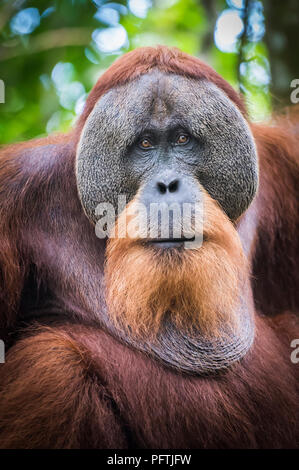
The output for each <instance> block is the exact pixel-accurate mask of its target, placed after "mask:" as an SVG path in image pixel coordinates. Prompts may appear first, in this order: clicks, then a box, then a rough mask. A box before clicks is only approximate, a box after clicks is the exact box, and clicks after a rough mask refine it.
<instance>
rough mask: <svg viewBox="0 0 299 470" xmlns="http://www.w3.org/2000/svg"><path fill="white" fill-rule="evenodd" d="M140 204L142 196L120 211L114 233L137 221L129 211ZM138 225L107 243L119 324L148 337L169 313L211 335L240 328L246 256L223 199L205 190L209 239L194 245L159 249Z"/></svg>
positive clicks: (111, 303)
mask: <svg viewBox="0 0 299 470" xmlns="http://www.w3.org/2000/svg"><path fill="white" fill-rule="evenodd" d="M136 203H137V204H138V195H137V197H136V198H135V199H134V200H133V201H132V202H131V203H129V205H128V207H127V210H124V211H123V212H122V214H121V215H120V217H119V220H118V221H117V223H116V229H115V230H114V233H115V235H117V233H118V228H117V227H118V226H119V225H120V226H124V224H125V223H126V222H127V225H129V224H130V226H131V227H132V225H134V224H132V219H133V217H134V216H132V215H131V216H129V215H128V213H134V209H133V208H132V206H133V205H134V204H136ZM138 228H139V227H137V224H136V229H135V232H132V230H131V231H130V237H129V236H128V235H127V236H126V237H120V238H117V237H113V238H110V239H109V242H108V245H107V251H106V253H107V259H106V271H105V279H106V287H107V295H106V298H107V304H108V307H109V312H110V314H111V316H112V318H113V320H114V322H115V324H116V325H117V326H119V327H121V328H122V329H123V328H126V330H127V331H128V334H135V335H141V336H144V337H149V336H151V335H154V334H156V333H157V332H158V331H159V327H160V325H161V323H162V321H163V319H164V317H165V315H169V316H170V318H171V320H172V321H173V322H174V324H175V325H176V326H177V327H178V328H179V329H183V330H188V329H189V330H191V329H192V328H194V327H199V328H200V329H201V331H202V333H203V334H205V335H207V336H213V337H215V336H218V335H219V334H220V333H222V332H223V326H224V325H225V324H226V323H229V324H230V326H231V327H233V328H236V329H238V326H239V322H238V320H239V318H238V315H237V313H238V306H239V301H240V299H239V296H240V289H242V287H243V283H244V281H245V278H246V277H247V266H246V259H245V256H244V254H243V250H242V246H241V242H240V239H239V236H238V234H237V231H236V229H235V227H234V226H233V224H232V223H231V222H230V220H229V219H228V218H227V216H226V215H225V214H224V212H223V211H222V210H221V208H220V207H219V205H218V203H216V202H215V201H214V200H213V199H212V198H211V197H210V196H209V195H208V194H207V193H206V192H204V204H203V239H204V241H203V244H202V246H199V247H196V248H193V249H184V248H183V247H182V249H180V250H176V253H173V251H171V252H170V251H169V250H167V249H166V250H161V251H159V252H158V253H157V251H156V249H154V248H152V247H151V246H150V245H148V244H147V243H145V242H144V238H140V235H142V233H140V230H138ZM198 235H200V234H198ZM145 266H146V269H145Z"/></svg>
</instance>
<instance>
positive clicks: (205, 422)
mask: <svg viewBox="0 0 299 470" xmlns="http://www.w3.org/2000/svg"><path fill="white" fill-rule="evenodd" d="M155 66H158V67H159V68H161V69H163V70H166V71H168V72H170V73H179V74H183V75H184V74H185V75H187V76H192V77H195V78H199V79H201V78H207V79H209V80H210V81H212V82H213V83H216V84H217V85H218V86H219V87H220V88H221V89H223V90H224V91H225V92H226V93H227V95H228V96H229V97H230V98H231V99H232V100H233V101H234V102H235V103H237V104H238V106H239V107H240V109H241V110H242V111H243V112H244V108H243V105H242V102H241V101H240V100H239V98H238V96H237V94H236V93H235V92H234V91H233V90H232V88H231V87H230V86H229V85H228V84H227V83H226V82H225V81H224V80H223V79H221V78H220V77H219V76H218V75H217V74H216V73H215V72H214V71H212V69H210V68H209V67H207V66H206V65H204V64H202V62H200V61H198V60H197V59H194V58H190V57H189V56H186V55H185V54H183V53H180V52H178V51H176V50H174V51H173V50H169V49H168V48H162V47H160V48H158V49H157V50H155V49H152V48H149V49H143V50H140V51H134V52H132V53H130V54H129V55H127V56H125V57H123V58H121V59H119V61H117V62H116V63H115V65H113V67H111V68H110V69H109V70H108V71H107V72H106V73H105V74H104V75H103V76H102V77H101V78H100V80H99V82H98V84H97V85H96V86H95V88H94V90H93V91H92V92H91V94H90V97H89V99H88V103H87V106H86V108H85V111H84V113H83V115H82V117H81V120H80V122H79V123H78V128H77V132H75V133H72V134H69V135H67V136H64V137H61V138H60V137H59V138H56V137H51V138H48V139H42V140H39V141H33V142H27V143H22V144H19V145H16V146H12V147H8V148H7V149H4V150H3V151H2V152H1V157H0V201H1V206H0V220H1V225H0V287H1V290H0V322H1V328H2V333H1V336H2V337H4V336H5V335H7V334H8V333H13V336H11V340H10V342H11V343H12V346H11V348H10V350H9V351H8V354H7V358H6V359H7V360H6V363H5V364H0V445H1V447H3V448H13V447H21V448H32V447H35V448H41V447H70V448H78V447H102V448H104V447H110V448H113V447H114V448H119V447H150V448H180V447H182V448H190V447H204V448H206V447H247V448H248V447H250V448H252V447H254V448H255V447H267V448H269V447H298V434H299V433H298V431H299V430H298V421H297V420H296V416H297V415H298V365H295V364H292V363H291V361H290V353H291V348H290V341H291V340H292V339H294V338H296V337H297V338H298V337H299V331H298V317H296V316H295V314H296V313H297V312H298V303H299V296H298V292H299V289H298V283H299V274H298V267H297V266H298V253H299V250H298V228H299V227H298V226H299V215H298V187H299V184H298V182H299V178H298V175H299V165H298V148H299V145H298V142H299V139H298V122H299V121H298V119H297V118H294V120H293V119H290V118H285V119H283V120H281V121H279V123H278V124H277V126H276V127H269V126H262V125H257V124H255V125H252V131H253V134H254V136H255V139H256V142H257V146H258V151H259V158H260V172H261V183H260V188H259V193H258V196H257V198H256V199H255V201H254V203H253V204H252V206H251V207H250V208H249V210H248V212H247V214H245V216H244V218H248V220H249V221H250V232H251V233H252V234H253V237H252V238H253V239H254V240H255V244H254V247H253V249H252V267H253V279H254V295H255V299H256V302H257V306H258V313H256V318H255V320H256V339H255V342H254V347H253V349H252V350H251V351H250V352H249V353H248V354H247V356H245V358H244V359H243V360H242V361H241V362H240V363H237V364H235V365H234V366H233V367H231V368H230V370H228V371H227V372H225V373H222V374H219V375H215V376H214V377H212V376H211V377H205V378H204V377H191V376H188V375H183V374H179V373H175V372H173V371H172V370H170V369H167V368H166V367H164V366H163V365H161V364H159V363H158V362H157V361H154V360H153V359H151V358H150V357H147V356H146V355H144V354H142V353H140V352H137V351H135V350H133V349H130V348H128V347H127V346H125V345H123V344H122V343H121V342H119V341H117V340H116V339H113V338H112V337H111V336H110V335H108V334H106V333H104V332H103V331H102V330H101V329H100V328H99V326H98V325H97V324H92V326H88V322H89V321H91V320H90V319H89V316H88V315H89V312H88V311H87V310H86V309H84V308H83V307H82V303H81V300H82V299H81V297H82V292H81V291H80V289H79V287H78V288H77V289H74V290H72V291H70V290H69V289H68V288H67V286H68V284H67V282H68V272H64V278H61V272H60V269H59V268H60V266H61V265H62V261H63V258H59V256H64V255H65V253H67V252H70V250H71V248H72V243H73V244H74V245H75V250H74V252H78V265H77V271H78V272H80V269H81V266H80V262H81V259H82V258H83V257H84V260H85V259H86V257H87V259H89V260H90V263H91V262H92V260H93V259H96V260H98V258H97V256H98V253H99V249H100V248H101V245H100V242H99V240H96V239H95V236H94V233H93V229H92V227H91V226H89V223H88V221H87V219H86V217H85V215H84V214H83V212H82V208H81V206H80V203H79V201H78V196H77V190H76V183H75V175H74V155H75V147H76V143H77V139H78V132H79V131H80V129H81V128H82V125H83V124H84V121H85V119H86V117H87V116H88V114H89V113H90V111H91V109H92V107H93V106H94V103H95V102H96V100H97V99H98V97H99V96H100V95H101V94H103V93H104V92H105V91H106V90H107V89H109V88H111V87H113V86H116V85H117V84H120V83H123V82H125V81H126V80H130V79H132V78H134V77H135V76H137V75H139V74H142V73H145V72H146V71H147V70H149V69H151V68H152V67H155ZM49 145H50V146H51V148H49ZM45 146H48V147H45ZM36 149H40V150H41V155H39V154H38V158H37V157H36V154H34V151H35V150H36ZM32 155H33V156H32ZM252 214H256V217H252ZM57 234H58V235H57ZM62 235H63V236H62ZM58 236H59V238H58V242H59V243H60V245H62V248H63V250H64V251H62V252H59V256H58V257H56V251H55V249H54V251H53V255H51V253H52V252H51V248H52V245H51V244H52V242H53V240H54V239H55V240H54V241H57V237H58ZM55 237H56V238H55ZM77 240H79V242H78V243H77ZM58 242H57V243H58ZM56 246H58V245H55V244H54V248H55V247H56ZM80 250H81V251H80ZM49 252H50V255H51V256H50V258H49V254H48V253H49ZM61 253H62V254H61ZM71 253H73V251H72V252H71ZM46 255H47V256H46ZM49 259H50V261H51V265H50V264H49ZM32 273H33V274H32ZM92 275H93V273H92ZM31 277H33V279H34V285H36V286H37V291H38V292H40V297H42V296H43V292H44V288H45V284H46V285H47V284H50V285H51V286H52V287H53V286H55V287H57V286H56V284H53V278H55V277H56V278H57V277H58V284H59V286H60V289H58V294H57V296H58V297H57V298H58V299H59V301H60V304H59V306H60V307H61V308H60V310H57V305H56V304H54V306H53V309H52V310H51V312H53V310H54V313H55V311H56V313H58V314H59V318H60V324H59V323H58V321H57V320H56V319H55V317H53V316H52V313H51V315H50V316H51V318H52V320H51V322H52V326H51V327H47V328H41V327H39V328H36V329H28V327H26V329H25V330H24V332H22V330H20V323H19V319H20V317H21V315H22V314H23V313H24V312H25V311H26V308H27V303H26V302H27V301H28V299H27V297H26V292H27V290H28V286H29V287H32V282H33V281H32V279H31ZM87 278H88V273H87ZM26 299H27V300H26ZM55 309H56V310H55ZM61 310H62V313H61ZM287 310H288V311H287ZM63 312H65V317H64V316H63ZM42 313H43V312H42ZM269 313H271V314H275V316H274V317H273V318H270V317H269V316H268V314H269ZM278 314H279V315H278ZM41 321H44V322H46V323H47V322H48V320H47V319H44V320H40V322H41ZM7 344H9V342H7Z"/></svg>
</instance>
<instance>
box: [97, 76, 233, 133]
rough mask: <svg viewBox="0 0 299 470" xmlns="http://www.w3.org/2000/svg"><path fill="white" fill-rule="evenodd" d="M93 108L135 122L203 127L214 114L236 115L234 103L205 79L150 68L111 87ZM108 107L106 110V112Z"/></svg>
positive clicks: (223, 115)
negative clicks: (136, 77) (139, 75)
mask: <svg viewBox="0 0 299 470" xmlns="http://www.w3.org/2000/svg"><path fill="white" fill-rule="evenodd" d="M96 108H97V111H98V113H99V114H101V113H104V114H106V115H107V117H108V114H109V115H110V116H112V115H113V116H114V117H116V116H120V115H122V117H123V118H125V119H129V120H131V119H132V117H134V121H135V124H136V123H137V122H139V124H140V125H141V126H146V125H148V123H149V122H150V123H151V124H152V125H154V124H156V125H157V126H163V125H167V123H169V121H172V122H173V121H178V123H181V124H187V123H188V124H189V125H190V123H192V122H196V121H197V122H199V121H200V122H201V123H202V126H204V125H205V123H207V122H211V121H213V120H214V119H215V117H216V116H218V118H219V117H222V118H224V119H225V118H228V117H229V116H230V117H231V116H232V115H231V113H233V114H235V115H237V114H238V115H239V114H240V112H239V111H238V109H237V107H236V105H235V104H234V103H233V102H232V101H231V100H230V99H229V98H228V97H227V96H226V95H225V93H224V92H223V91H222V90H220V89H219V88H217V87H216V85H214V84H212V83H211V82H208V81H207V80H195V79H192V78H188V77H183V76H180V75H175V74H169V73H164V72H162V71H159V70H153V71H151V72H149V73H148V74H145V75H142V76H141V77H139V78H138V79H136V80H134V81H132V82H129V83H127V84H125V85H122V86H119V87H117V88H114V89H113V90H110V91H109V92H108V93H106V94H105V95H103V96H102V97H101V98H100V99H99V101H98V103H97V104H96ZM107 110H109V113H107Z"/></svg>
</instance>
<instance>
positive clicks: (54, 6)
mask: <svg viewBox="0 0 299 470" xmlns="http://www.w3.org/2000/svg"><path fill="white" fill-rule="evenodd" d="M143 3H144V1H143ZM208 3H209V2H206V1H201V0H156V1H153V2H152V6H151V7H150V8H149V9H148V11H147V14H145V15H143V16H144V18H142V17H138V16H136V14H135V15H134V14H133V13H132V11H130V9H129V7H128V5H129V3H128V4H127V2H126V1H115V2H112V3H111V2H109V1H108V0H107V1H105V0H95V1H91V0H72V1H71V0H38V1H37V0H32V1H29V0H28V1H26V0H23V1H22V0H20V1H19V2H12V1H10V0H6V1H2V3H1V4H0V79H2V80H3V81H4V83H5V104H0V143H1V144H3V143H8V142H12V141H19V140H27V139H30V138H33V137H37V136H43V135H46V134H47V133H51V132H55V131H65V130H67V129H68V128H69V126H70V125H71V124H72V123H74V121H75V120H76V118H77V115H78V114H79V113H80V110H81V109H82V105H83V103H84V100H85V98H86V95H87V93H88V92H89V91H90V89H91V87H92V86H93V85H94V83H95V81H96V80H97V78H98V77H99V76H100V75H101V73H102V72H103V71H104V70H105V69H106V68H107V67H109V65H110V64H111V63H112V62H113V61H114V60H115V58H116V57H118V56H119V55H120V54H122V53H124V52H126V51H128V50H131V49H134V48H136V47H139V46H144V45H155V44H166V45H169V46H176V47H179V48H180V49H182V50H184V51H185V52H187V53H189V54H193V55H196V56H199V57H201V58H202V59H203V60H205V61H207V62H208V63H210V65H212V66H213V67H214V68H215V69H216V70H217V71H218V72H219V73H220V74H221V75H222V76H223V77H224V78H226V79H227V80H228V81H229V82H230V83H231V84H232V85H233V86H234V87H236V88H238V86H239V82H240V81H241V85H242V86H243V89H244V92H245V93H246V98H247V99H248V102H249V105H250V106H249V109H250V110H253V107H254V114H255V115H257V116H258V117H265V116H267V114H268V113H269V109H270V98H269V93H268V85H267V84H266V85H263V86H260V84H259V83H258V82H257V83H255V82H254V79H253V78H254V77H253V75H254V70H253V69H252V68H250V67H248V66H247V68H246V67H245V68H244V67H243V68H244V75H243V76H240V75H239V72H238V67H239V56H238V51H236V52H232V53H226V52H221V51H220V50H219V49H217V47H216V46H215V43H214V40H213V31H214V27H215V22H216V20H217V17H218V15H219V14H221V12H222V11H223V10H224V9H226V8H228V4H227V2H225V1H224V0H217V1H214V2H211V4H213V8H214V10H213V9H211V8H208V7H207V4H208ZM15 5H17V9H15ZM105 7H109V8H110V10H108V13H109V12H110V14H111V8H112V10H114V12H113V11H112V14H111V16H110V17H109V15H108V20H107V18H106V19H105V17H103V16H100V17H97V16H95V15H96V13H99V12H100V13H102V12H103V8H104V9H105ZM29 8H30V10H27V9H29ZM33 9H35V10H33ZM20 13H22V15H23V16H22V15H21V16H20ZM135 13H136V12H135ZM18 15H19V16H18ZM106 16H107V10H106ZM140 16H142V15H140ZM117 18H118V20H117ZM120 25H121V26H120ZM115 27H117V28H119V29H118V30H117V31H116V30H115V31H116V32H117V33H118V34H119V35H120V36H119V40H120V39H121V38H122V35H123V36H124V41H123V43H122V44H121V47H120V48H118V49H116V50H115V51H108V52H107V51H105V47H106V46H105V44H104V46H103V48H102V49H101V47H100V46H99V44H101V38H102V36H101V34H102V32H103V31H108V33H109V31H110V32H111V28H115ZM26 28H27V29H26ZM126 34H127V38H126V37H125V35H126ZM97 35H98V36H97ZM99 38H100V39H99ZM114 40H117V34H116V33H115V34H112V35H111V36H110V37H108V39H107V38H106V45H107V46H108V47H110V46H111V44H110V42H111V43H112V44H113V41H114ZM97 41H98V42H97ZM247 46H248V47H247ZM245 49H246V51H245V56H244V58H243V59H244V61H249V63H250V61H254V63H256V64H258V65H260V66H261V67H265V66H266V67H268V62H267V51H266V49H265V46H264V45H263V44H262V43H261V42H254V43H253V42H250V41H248V42H247V45H246V48H245ZM265 61H266V62H265ZM245 69H246V70H245ZM252 74H253V75H252Z"/></svg>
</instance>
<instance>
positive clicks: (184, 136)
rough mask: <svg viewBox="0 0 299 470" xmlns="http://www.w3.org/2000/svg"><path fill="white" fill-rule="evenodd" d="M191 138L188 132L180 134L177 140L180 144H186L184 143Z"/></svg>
mask: <svg viewBox="0 0 299 470" xmlns="http://www.w3.org/2000/svg"><path fill="white" fill-rule="evenodd" d="M189 140H190V137H189V136H188V135H187V134H180V135H179V136H178V138H177V140H176V143H177V144H178V145H184V144H187V142H189Z"/></svg>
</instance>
